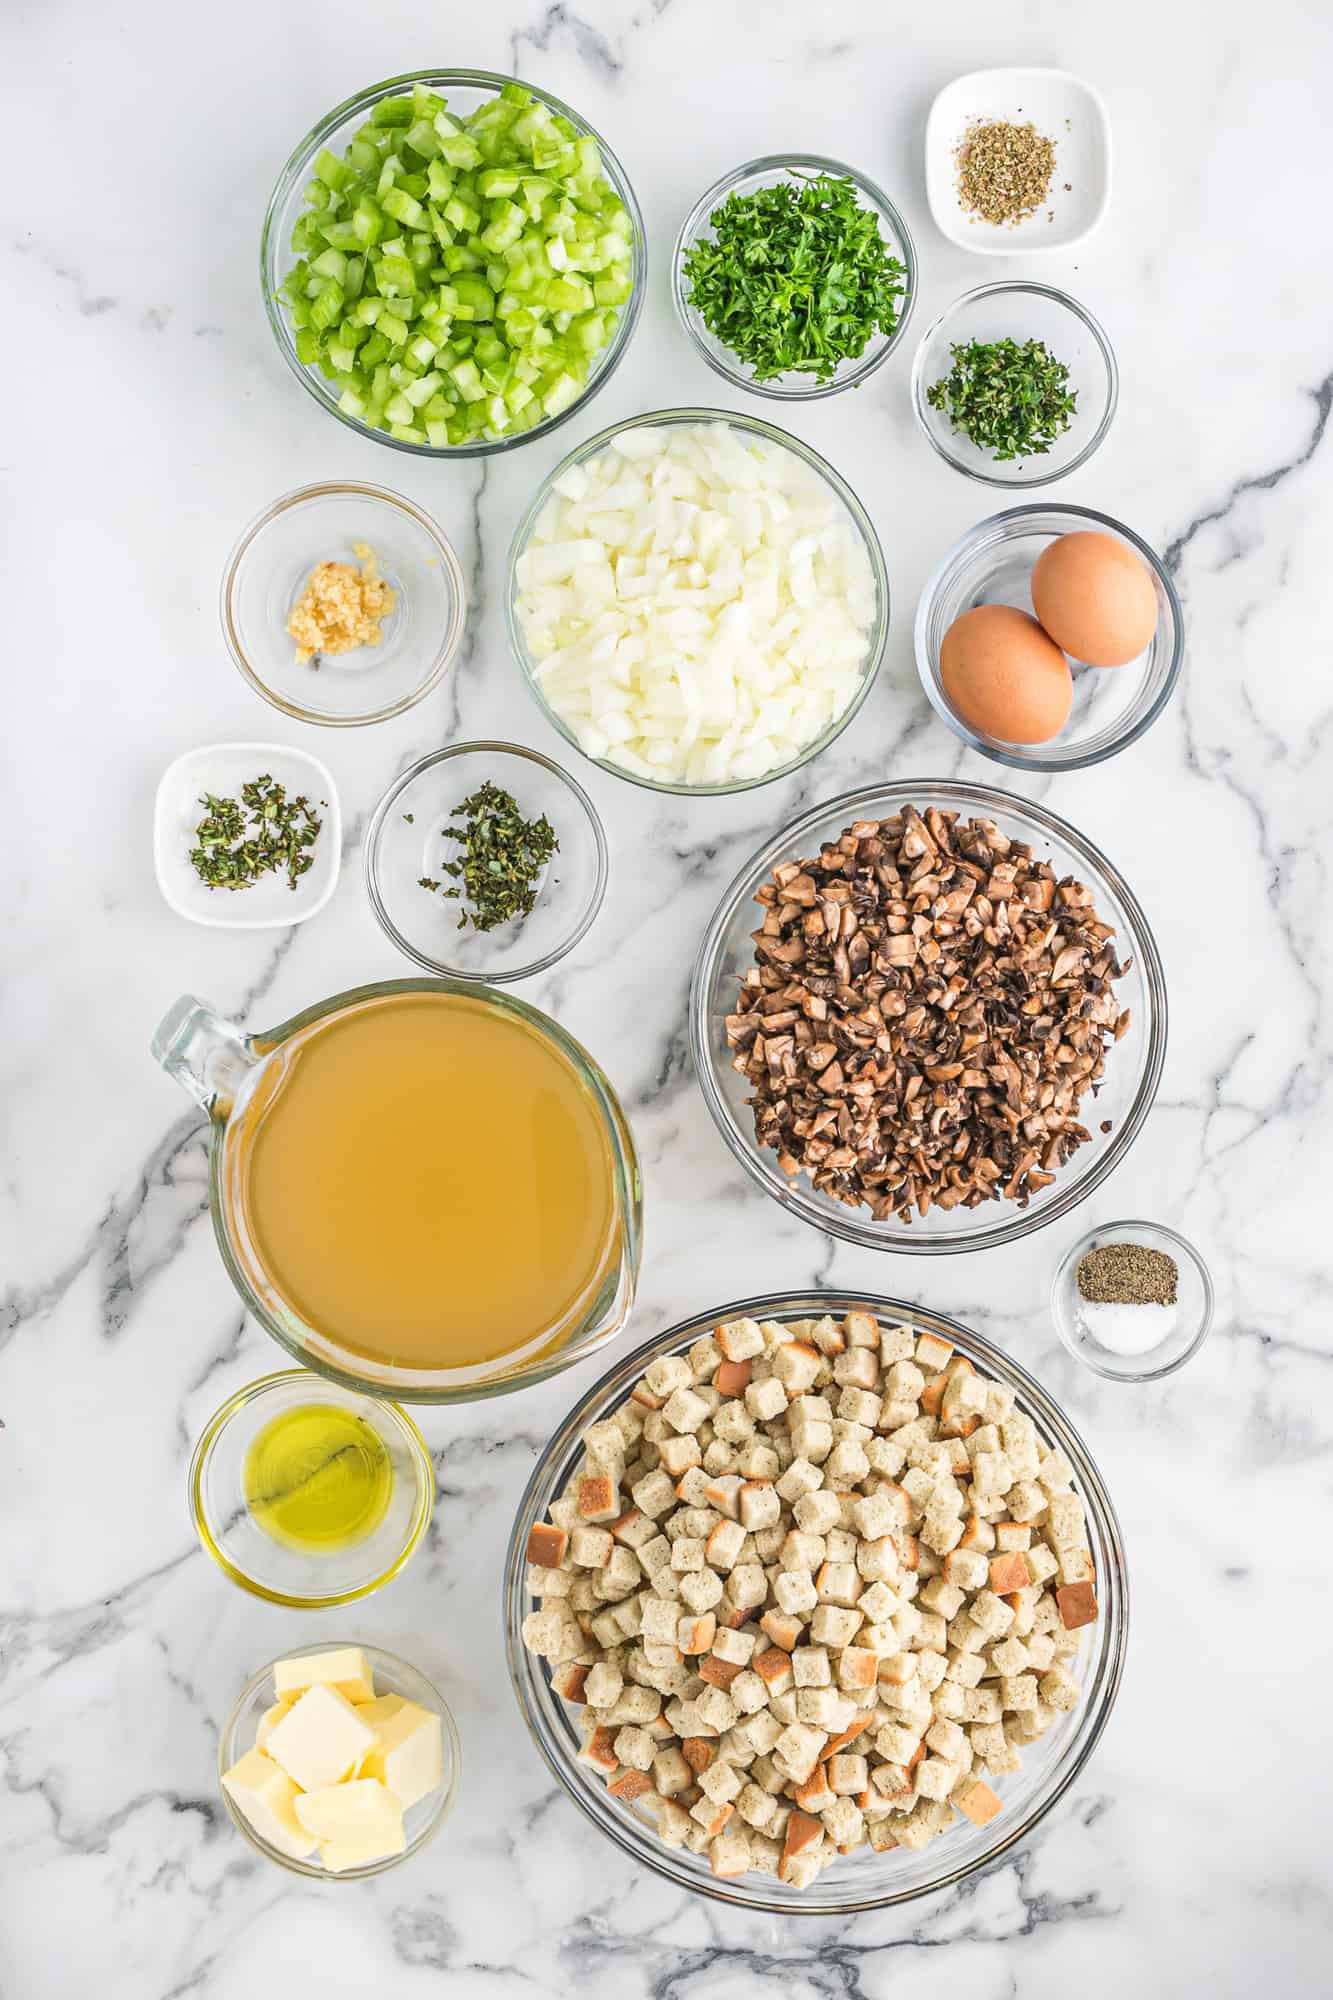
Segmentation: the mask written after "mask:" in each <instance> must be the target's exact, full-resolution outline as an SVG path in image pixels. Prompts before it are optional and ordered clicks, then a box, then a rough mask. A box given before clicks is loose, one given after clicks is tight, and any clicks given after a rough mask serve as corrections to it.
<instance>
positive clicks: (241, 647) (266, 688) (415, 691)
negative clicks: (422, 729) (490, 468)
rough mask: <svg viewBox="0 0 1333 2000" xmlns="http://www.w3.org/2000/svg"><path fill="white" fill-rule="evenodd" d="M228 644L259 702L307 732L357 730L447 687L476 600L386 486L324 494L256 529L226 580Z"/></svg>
mask: <svg viewBox="0 0 1333 2000" xmlns="http://www.w3.org/2000/svg"><path fill="white" fill-rule="evenodd" d="M221 611H222V635H223V637H224V639H225V640H226V642H227V650H228V652H229V653H230V654H231V657H232V659H233V660H234V661H235V663H236V665H237V667H238V668H239V670H240V672H241V673H242V674H243V675H244V677H245V679H246V680H247V681H248V682H249V683H250V686H251V687H252V688H253V689H254V691H255V693H256V694H260V695H262V696H263V697H264V700H265V701H267V702H270V703H272V705H273V707H274V708H279V709H281V710H282V712H283V714H284V715H290V716H293V717H294V718H295V719H296V720H297V721H298V722H320V723H325V724H327V725H329V726H330V727H333V728H343V729H349V728H356V727H357V726H358V725H360V724H362V723H368V722H384V721H387V719H388V718H389V717H390V716H393V715H401V714H402V713H403V711H404V709H408V708H412V707H414V706H415V704H416V703H417V702H419V701H421V700H422V699H423V697H424V696H426V695H428V694H429V693H430V692H431V690H432V688H435V687H438V686H439V683H440V682H441V680H442V679H443V678H444V676H445V674H446V673H447V672H448V670H449V668H450V667H451V666H452V665H453V661H454V657H455V655H456V653H457V652H458V647H459V644H460V642H461V640H462V637H463V626H464V622H465V619H466V615H467V591H466V587H465V585H464V581H463V570H462V566H461V564H460V563H459V560H458V557H457V556H456V555H455V553H454V550H453V547H452V545H451V543H450V542H449V539H448V537H447V536H446V535H445V534H444V531H443V530H442V529H441V528H439V527H437V525H436V524H435V522H434V521H432V519H431V518H430V515H429V514H427V513H426V512H425V511H424V509H423V508H421V507H418V506H417V504H416V502H415V501H414V500H406V499H404V498H403V496H402V494H400V493H391V492H389V490H388V488H387V487H384V486H368V485H363V484H360V483H358V482H354V481H350V480H344V481H339V480H326V481H322V482H321V483H320V484H319V485H316V486H303V487H301V488H299V489H298V490H297V491H296V492H294V493H284V494H283V496H282V498H281V499H280V500H275V501H274V502H273V505H272V506H271V507H266V508H265V509H264V511H263V513H262V514H260V515H259V516H258V518H257V519H255V520H254V521H252V522H251V523H250V525H249V527H248V528H247V529H246V530H245V533H244V534H243V535H242V536H241V538H240V540H239V541H238V542H237V544H236V547H235V548H234V549H233V550H232V553H231V558H230V560H229V561H228V563H227V567H226V570H225V572H224V574H223V578H222V604H221Z"/></svg>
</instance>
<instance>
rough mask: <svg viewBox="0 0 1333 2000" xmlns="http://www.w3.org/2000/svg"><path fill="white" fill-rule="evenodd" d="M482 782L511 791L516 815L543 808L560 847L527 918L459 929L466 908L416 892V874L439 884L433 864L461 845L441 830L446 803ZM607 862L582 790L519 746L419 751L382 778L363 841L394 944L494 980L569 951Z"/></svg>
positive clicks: (429, 961) (440, 967)
mask: <svg viewBox="0 0 1333 2000" xmlns="http://www.w3.org/2000/svg"><path fill="white" fill-rule="evenodd" d="M488 779H489V780H491V781H492V782H493V783H495V784H497V785H499V786H500V787H501V788H502V789H503V790H504V791H507V792H509V793H510V794H511V796H512V797H513V799H514V802H515V804H516V805H517V807H518V809H519V811H520V812H521V813H522V814H523V816H524V818H525V819H537V818H540V816H541V815H542V814H543V813H544V814H545V815H546V817H547V819H548V820H549V821H550V823H551V825H552V827H553V828H554V830H555V837H556V839H557V840H558V841H559V843H560V847H559V851H558V852H557V853H556V854H555V855H554V856H553V857H552V859H551V860H550V861H549V862H548V863H547V866H546V869H545V871H544V874H543V877H542V886H541V888H540V890H539V891H538V895H537V901H536V904H535V906H534V908H533V910H532V912H531V914H530V915H529V916H526V917H519V918H515V919H511V920H510V922H508V923H506V924H500V925H497V927H496V928H495V929H494V930H493V931H478V930H474V929H472V927H471V925H469V926H468V927H467V928H466V929H460V928H459V921H458V920H459V917H460V915H461V914H462V911H463V908H464V905H463V904H462V903H461V902H455V901H448V902H446V901H445V900H444V898H443V897H442V896H441V895H440V893H439V891H434V892H432V891H430V890H427V889H424V888H423V887H422V886H421V878H422V876H430V877H432V878H435V879H439V878H440V873H441V868H440V864H441V863H442V862H443V861H445V860H448V859H452V858H456V857H457V856H458V855H459V854H460V853H461V852H462V850H461V848H460V847H459V846H458V845H457V843H456V842H448V843H446V841H445V838H444V829H445V827H446V826H447V825H448V823H449V816H450V814H451V813H452V812H453V810H454V808H455V807H456V806H458V805H460V804H461V803H462V801H463V800H464V799H465V798H467V797H468V796H469V794H470V793H472V792H474V791H476V789H477V788H478V786H480V785H482V784H484V783H485V782H486V781H487V780H488ZM607 866H608V863H607V850H606V835H605V834H604V832H603V831H602V822H601V820H600V819H599V818H598V816H597V809H596V807H595V806H594V805H593V802H592V800H591V799H590V798H589V797H588V794H587V793H586V792H585V791H584V789H583V787H582V785H580V784H578V783H577V782H576V780H575V779H573V778H571V777H570V775H569V773H568V771H562V770H561V768H560V766H559V765H558V764H555V763H553V762H552V761H551V759H550V758H549V757H543V756H542V754H541V752H540V751H538V750H525V749H524V748H523V746H522V744H520V743H455V744H453V745H451V746H450V748H448V749H447V750H436V751H433V752H432V753H431V755H430V756H428V757H423V758H422V759H421V761H420V763H417V764H413V766H412V768H411V769H410V770H409V771H405V772H404V773H403V775H402V777H401V778H397V779H395V780H394V782H393V784H392V785H390V787H389V789H388V791H387V792H386V793H385V794H384V797H383V798H382V799H381V800H380V802H379V804H378V805H377V806H376V808H375V816H374V818H373V819H372V820H371V822H370V832H369V834H368V835H367V837H366V887H367V889H368V890H369V891H370V900H371V903H372V905H373V907H374V911H375V915H376V916H377V917H378V918H379V920H380V924H381V926H382V928H383V929H384V931H385V932H386V933H387V935H388V936H389V937H391V938H392V939H393V941H394V943H395V944H396V945H397V947H398V949H399V951H401V952H404V953H405V954H406V955H407V957H408V958H410V959H412V960H413V962H414V963H415V964H417V965H419V966H421V967H422V968H423V969H424V970H425V971H427V972H435V973H439V974H440V975H441V976H443V977H445V978H452V979H480V980H485V981H486V982H487V983H488V984H491V985H497V984H504V983H507V982H508V981H510V980H514V979H527V978H530V977H531V976H532V975H533V974H534V973H537V972H545V971H546V969H547V967H548V966H552V965H554V964H555V963H556V961H557V960H558V959H561V958H563V957H564V956H565V953H566V952H569V951H572V950H573V949H574V946H575V945H576V944H577V943H578V942H579V940H580V938H582V937H584V936H585V935H586V933H587V931H588V930H589V928H590V927H591V925H592V922H593V919H594V918H595V917H596V915H597V912H598V911H599V910H600V909H601V907H602V898H603V896H604V895H605V894H606V878H607ZM445 886H446V887H453V886H456V885H455V884H453V883H449V882H447V883H446V884H445ZM446 954H447V956H446Z"/></svg>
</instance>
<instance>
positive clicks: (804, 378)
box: [671, 153, 917, 403]
mask: <svg viewBox="0 0 1333 2000" xmlns="http://www.w3.org/2000/svg"><path fill="white" fill-rule="evenodd" d="M819 175H828V176H829V177H830V178H831V179H834V180H846V181H850V182H851V188H852V195H853V198H854V200H855V202H856V205H857V207H858V208H860V209H862V210H864V211H865V212H866V213H867V214H869V215H873V216H874V218H875V221H876V224H877V226H878V229H879V234H880V237H881V239H882V240H883V242H884V244H885V247H886V248H887V249H888V251H889V253H890V255H891V256H893V257H895V258H896V259H897V260H898V262H899V263H900V264H901V265H902V267H903V277H902V280H901V282H902V287H903V289H902V295H901V297H900V298H899V299H898V302H897V306H898V312H897V318H896V320H895V321H894V324H893V326H892V328H891V329H890V330H889V331H888V332H883V331H877V332H875V333H873V334H872V335H871V336H870V338H869V339H868V340H867V342H866V344H865V347H864V348H863V350H862V352H861V353H860V354H858V355H849V356H847V357H846V358H845V359H843V360H841V361H840V362H839V363H838V364H837V367H836V368H835V370H834V372H833V374H832V376H831V378H830V379H829V380H828V381H826V382H821V381H820V380H819V378H818V376H817V375H814V374H806V373H803V372H801V371H798V370H794V369H793V370H789V371H788V372H787V373H785V374H782V375H775V376H773V377H771V378H770V379H768V380H766V381H763V382H761V381H759V380H757V379H756V376H755V374H754V370H753V369H752V368H751V367H750V366H749V365H748V363H746V362H744V361H742V360H741V359H740V358H739V357H738V356H737V355H736V354H734V353H733V352H732V350H731V349H730V348H729V347H728V346H727V345H726V343H725V342H724V341H722V340H720V339H719V338H718V337H717V335H716V334H715V333H714V332H713V331H712V329H711V328H710V327H709V326H708V325H707V323H706V322H705V320H704V317H703V314H702V313H701V312H700V311H699V309H698V307H697V306H696V305H695V304H694V302H693V298H692V295H691V286H690V281H689V278H688V277H687V276H686V272H685V260H686V258H687V257H688V256H689V253H690V251H691V250H693V248H694V247H695V245H696V244H697V243H698V242H699V241H700V240H701V239H703V238H706V237H708V236H710V235H711V233H712V218H713V214H714V212H715V210H717V209H719V208H721V207H722V205H723V203H724V202H726V201H727V200H728V199H729V198H730V197H731V196H732V195H740V196H742V197H745V196H748V195H753V194H756V193H757V192H758V191H759V190H760V189H761V188H771V187H779V186H783V185H786V184H788V183H792V182H793V181H794V180H797V179H806V180H810V179H814V178H815V177H817V176H819ZM916 290H917V266H916V245H915V244H914V243H913V241H912V236H911V232H910V230H909V229H908V227H907V224H906V222H905V221H904V220H903V217H902V216H901V215H900V214H899V212H898V210H897V209H896V208H895V207H894V205H893V203H892V202H891V201H890V200H889V198H888V196H887V195H886V194H884V193H883V192H882V191H881V190H880V189H879V188H878V187H876V185H875V183H874V182H873V181H872V180H868V179H867V178H866V176H865V175H864V174H862V173H858V172H857V170H856V169H855V168H854V167H848V166H844V165H843V163H842V162H841V161H840V160H829V159H825V158H824V157H823V155H822V154H819V153H774V154H770V155H768V156H766V157H765V158H764V159H761V160H747V161H746V162H745V163H744V165H743V166H739V167H737V168H736V169H735V171H734V172H732V173H729V174H725V175H724V176H723V178H722V179H721V180H720V181H715V182H714V183H713V185H712V187H710V188H709V189H708V190H707V192H706V193H704V194H702V195H700V197H699V199H698V201H697V202H696V203H695V205H694V207H693V208H692V209H691V210H690V212H689V214H688V215H687V216H686V218H685V220H684V222H682V224H681V226H680V234H679V235H678V236H677V238H676V247H675V250H674V251H673V253H672V258H671V297H672V300H673V301H674V304H675V307H676V316H677V318H678V319H679V320H680V323H681V325H682V326H683V327H684V329H685V331H686V333H687V334H688V335H689V337H690V340H691V342H692V343H693V345H694V347H695V349H696V351H697V352H698V353H699V354H701V355H702V356H703V359H704V360H705V361H706V362H707V363H708V366H709V367H710V368H711V369H712V370H713V372H714V374H715V375H720V376H721V377H722V379H723V381H725V382H730V383H732V384H734V386H735V387H736V388H738V389H746V390H748V391H749V392H750V394H752V395H755V396H768V397H771V398H772V399H773V400H774V401H775V402H780V403H803V402H813V401H815V400H816V399H818V398H819V397H821V396H835V395H837V394H838V392H839V390H841V389H856V388H859V387H860V385H861V384H862V383H863V382H865V381H867V380H868V379H869V377H870V376H871V375H873V374H874V372H875V370H876V369H877V368H878V367H879V366H880V364H881V363H882V362H884V361H887V360H888V358H889V356H890V354H892V352H893V350H894V348H895V347H896V346H897V345H898V343H899V341H900V340H901V339H902V337H903V335H904V334H905V333H906V331H907V323H908V321H909V320H910V318H911V317H912V307H913V306H914V305H915V303H916Z"/></svg>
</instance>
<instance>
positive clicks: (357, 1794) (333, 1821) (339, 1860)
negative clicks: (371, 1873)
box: [296, 1778, 407, 1874]
mask: <svg viewBox="0 0 1333 2000" xmlns="http://www.w3.org/2000/svg"><path fill="white" fill-rule="evenodd" d="M296 1810H297V1813H298V1814H299V1816H300V1821H301V1825H302V1826H303V1827H304V1828H305V1830H306V1832H307V1833H308V1834H311V1835H313V1836H314V1837H315V1838H317V1839H318V1841H319V1858H320V1860H321V1861H322V1862H323V1863H324V1866H325V1867H326V1868H328V1869H330V1870H332V1872H333V1873H335V1874H339V1873H341V1872H342V1870H343V1869H345V1868H364V1867H365V1866H366V1865H367V1863H369V1862H371V1861H382V1860H384V1858H385V1856H386V1855H390V1854H401V1853H402V1851H403V1849H404V1847H405V1846H406V1845H407V1839H406V1836H405V1834H404V1832H403V1809H402V1807H401V1806H400V1805H399V1803H398V1801H397V1799H396V1798H395V1797H394V1796H393V1793H392V1792H391V1791H390V1790H389V1789H388V1787H387V1786H386V1785H382V1784H381V1783H380V1781H379V1779H378V1778H352V1779H351V1780H349V1782H348V1783H347V1784H345V1785H325V1786H323V1787H322V1788H321V1789H320V1790H318V1791H312V1792H300V1793H298V1794H297V1799H296Z"/></svg>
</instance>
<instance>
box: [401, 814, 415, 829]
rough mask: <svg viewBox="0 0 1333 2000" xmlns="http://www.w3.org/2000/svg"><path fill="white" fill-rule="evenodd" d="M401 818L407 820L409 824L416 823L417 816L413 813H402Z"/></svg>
mask: <svg viewBox="0 0 1333 2000" xmlns="http://www.w3.org/2000/svg"><path fill="white" fill-rule="evenodd" d="M403 818H404V819H405V820H406V821H407V824H408V825H409V826H415V825H416V820H417V816H416V814H415V813H404V814H403Z"/></svg>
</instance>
